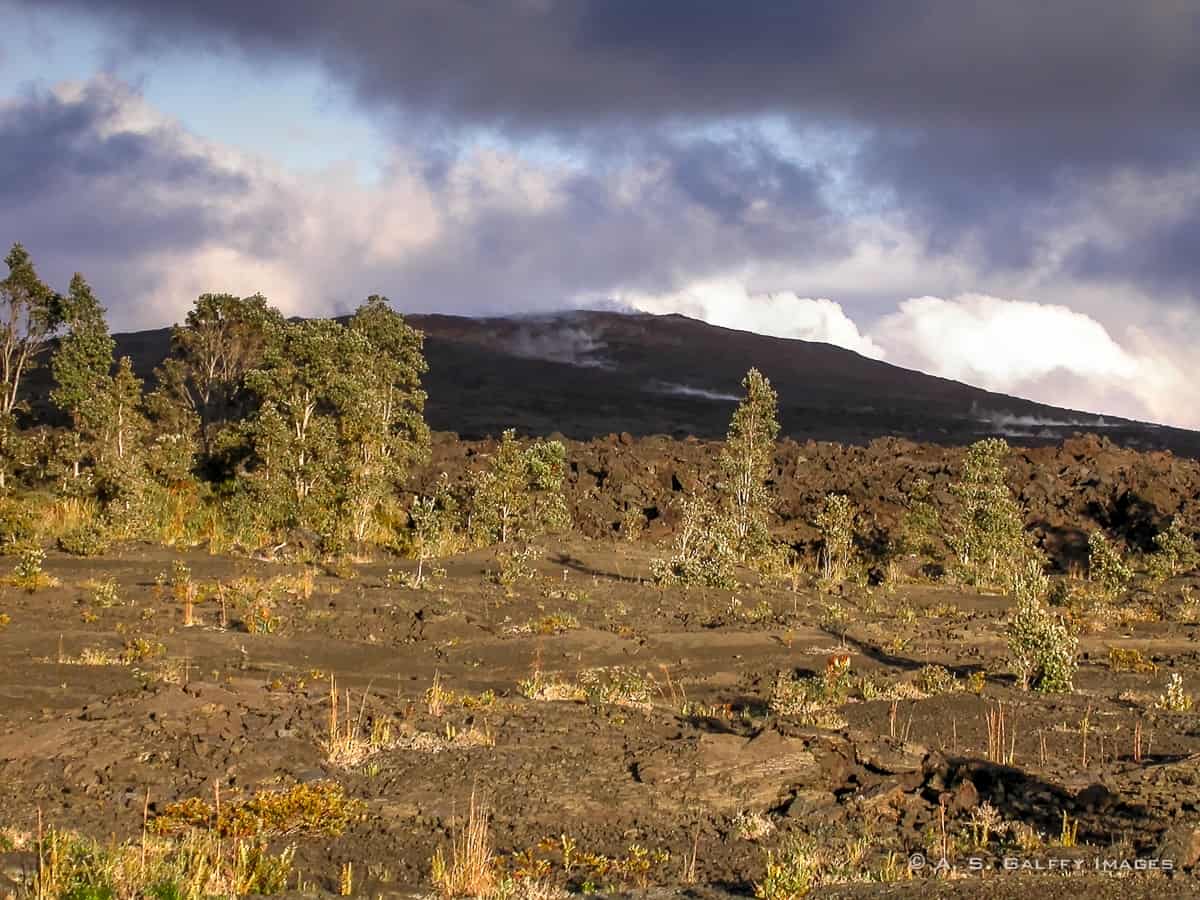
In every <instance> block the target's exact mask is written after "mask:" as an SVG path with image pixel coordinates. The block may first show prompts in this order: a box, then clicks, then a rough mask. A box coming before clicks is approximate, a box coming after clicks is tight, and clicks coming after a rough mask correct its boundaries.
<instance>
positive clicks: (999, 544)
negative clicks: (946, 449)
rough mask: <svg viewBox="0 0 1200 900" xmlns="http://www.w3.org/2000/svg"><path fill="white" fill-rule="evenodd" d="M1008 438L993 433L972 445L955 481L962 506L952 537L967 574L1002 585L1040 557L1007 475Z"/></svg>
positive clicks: (975, 580) (969, 578)
mask: <svg viewBox="0 0 1200 900" xmlns="http://www.w3.org/2000/svg"><path fill="white" fill-rule="evenodd" d="M1008 452H1009V449H1008V443H1007V442H1006V441H1004V440H1003V439H1001V438H988V439H986V440H983V441H978V442H977V443H974V444H972V445H971V446H970V447H969V448H967V451H966V454H965V455H964V457H963V466H962V473H961V476H960V478H959V480H958V481H956V482H955V483H954V484H952V485H951V487H950V490H951V492H952V493H953V494H954V495H955V496H956V497H957V498H958V500H959V502H960V504H961V507H960V509H959V510H958V511H957V515H955V516H954V517H953V519H952V520H951V522H950V528H949V533H948V535H947V539H948V541H949V543H950V546H951V548H952V549H953V550H954V552H955V554H956V555H957V557H958V563H959V567H960V569H961V572H962V575H963V576H964V577H965V578H966V580H967V581H968V582H970V583H972V584H984V585H992V586H999V585H1003V583H1004V581H1005V579H1006V578H1007V576H1008V574H1009V573H1011V572H1013V571H1015V570H1016V569H1018V568H1020V567H1022V566H1024V564H1025V562H1026V560H1028V559H1030V558H1036V557H1037V552H1036V550H1035V549H1034V547H1033V545H1032V541H1031V539H1030V537H1029V535H1028V534H1027V533H1026V531H1025V522H1024V513H1023V511H1022V509H1021V507H1020V505H1019V504H1018V503H1017V501H1016V498H1014V497H1013V495H1012V491H1011V490H1009V487H1008V484H1007V483H1006V481H1005V469H1004V460H1005V457H1007V456H1008Z"/></svg>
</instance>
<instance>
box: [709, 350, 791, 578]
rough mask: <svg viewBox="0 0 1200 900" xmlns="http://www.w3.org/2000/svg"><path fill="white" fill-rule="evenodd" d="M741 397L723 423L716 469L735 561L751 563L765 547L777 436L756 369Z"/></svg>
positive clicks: (772, 407)
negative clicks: (724, 431)
mask: <svg viewBox="0 0 1200 900" xmlns="http://www.w3.org/2000/svg"><path fill="white" fill-rule="evenodd" d="M742 387H743V388H744V389H745V391H746V396H745V397H744V398H743V399H742V401H741V402H740V403H739V404H738V407H737V409H736V410H735V411H734V413H733V417H732V418H731V419H730V422H729V431H728V434H727V435H726V437H725V446H724V447H723V448H722V450H721V456H720V460H719V466H720V470H721V477H722V487H723V493H724V496H725V503H726V506H727V511H728V513H729V515H730V520H731V522H730V525H731V527H732V529H733V537H734V541H735V545H736V547H737V551H738V554H739V556H740V557H741V558H742V559H743V560H746V559H752V558H756V557H759V556H761V555H762V554H763V553H764V552H765V551H766V550H767V548H768V547H769V546H770V535H769V533H768V530H767V517H768V516H769V515H770V511H771V497H770V494H769V493H768V491H767V486H766V481H767V479H768V478H769V477H770V474H771V465H772V462H773V460H774V456H775V439H776V437H778V435H779V420H778V418H777V406H778V398H777V396H776V394H775V391H774V389H773V388H772V387H771V382H770V381H768V380H767V379H766V378H765V377H764V376H763V374H762V373H761V372H759V371H758V369H751V370H750V371H749V372H747V373H746V377H745V379H743V381H742Z"/></svg>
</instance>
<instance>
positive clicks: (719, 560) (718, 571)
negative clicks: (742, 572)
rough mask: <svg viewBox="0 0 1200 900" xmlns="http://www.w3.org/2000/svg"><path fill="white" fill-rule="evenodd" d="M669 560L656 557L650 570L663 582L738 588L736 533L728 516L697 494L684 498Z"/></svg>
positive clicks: (662, 583)
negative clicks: (681, 514)
mask: <svg viewBox="0 0 1200 900" xmlns="http://www.w3.org/2000/svg"><path fill="white" fill-rule="evenodd" d="M682 506H683V517H682V519H681V520H680V523H679V526H678V528H676V530H675V541H674V547H673V550H674V552H673V553H672V555H671V557H670V559H665V560H663V559H655V560H653V561H652V562H651V563H650V572H651V575H652V577H653V578H654V580H655V582H656V583H658V584H660V585H669V584H679V585H683V586H685V587H687V586H690V585H693V584H697V585H705V586H707V587H716V588H724V589H727V590H732V589H733V588H735V587H737V576H736V571H735V568H736V565H737V535H736V533H735V531H734V528H733V526H732V523H731V521H730V518H729V516H727V515H725V514H724V513H722V512H721V511H720V510H718V509H717V508H716V507H714V506H713V505H712V504H711V503H709V502H708V501H707V500H706V499H704V498H703V497H701V496H700V495H698V494H691V495H689V496H687V497H685V498H684V499H683V501H682Z"/></svg>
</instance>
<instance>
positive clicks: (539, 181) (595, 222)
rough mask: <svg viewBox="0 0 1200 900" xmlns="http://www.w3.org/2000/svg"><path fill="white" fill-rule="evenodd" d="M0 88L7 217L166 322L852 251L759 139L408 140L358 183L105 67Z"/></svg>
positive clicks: (130, 306) (425, 298)
mask: <svg viewBox="0 0 1200 900" xmlns="http://www.w3.org/2000/svg"><path fill="white" fill-rule="evenodd" d="M3 103H4V105H3V107H2V108H0V151H3V153H2V154H0V157H2V158H0V174H2V175H3V178H0V184H2V185H3V187H0V199H3V200H4V201H5V202H4V203H2V204H0V228H2V229H3V231H4V233H6V234H10V235H12V236H13V238H14V239H20V240H22V241H23V242H24V243H26V244H27V245H28V246H29V248H30V250H31V252H32V253H33V254H34V257H35V260H37V261H38V263H39V266H40V267H41V268H42V270H43V272H44V273H45V274H46V276H47V277H48V278H50V280H52V281H53V282H55V283H56V284H63V283H65V281H66V280H67V279H69V277H70V273H71V272H72V271H75V270H80V271H83V272H84V273H85V274H86V275H87V276H88V277H89V278H90V279H92V280H93V282H94V283H95V285H96V287H97V288H98V290H99V291H100V293H101V295H102V296H103V297H104V298H105V299H106V301H107V303H108V304H109V306H110V308H111V310H112V313H113V318H114V322H115V324H116V325H117V326H118V327H123V328H129V327H137V326H150V325H160V324H163V323H164V322H169V321H171V320H172V319H175V318H178V317H179V316H180V315H181V314H182V312H183V310H184V309H185V308H186V307H187V306H188V305H189V304H190V303H191V301H192V300H193V299H194V297H195V296H196V294H198V293H200V292H202V291H231V292H236V293H250V292H253V291H262V292H263V293H265V294H266V295H267V296H268V297H270V298H271V299H272V300H273V301H274V302H276V303H277V304H278V305H279V306H280V307H281V308H283V309H284V310H285V311H287V312H289V313H296V314H309V313H312V314H319V313H324V312H329V311H331V310H345V309H348V308H351V307H352V306H353V305H355V304H357V303H358V302H360V301H361V299H362V298H363V297H365V296H367V295H368V294H370V293H374V292H378V293H385V294H388V295H389V296H391V297H392V298H393V299H394V300H395V301H396V302H397V303H398V304H399V305H400V306H401V307H402V308H405V309H409V310H424V311H442V312H455V311H458V312H466V313H498V312H499V313H504V312H514V311H536V310H552V309H562V308H564V307H569V306H572V305H576V306H578V305H593V304H594V303H595V302H598V301H602V300H604V299H605V298H610V297H612V296H613V295H614V294H615V293H619V292H620V291H621V290H626V289H637V290H657V289H662V288H665V287H671V286H673V285H675V284H676V283H678V281H679V280H680V278H681V277H683V273H687V274H688V275H689V276H693V277H694V276H695V275H703V274H706V273H714V272H719V271H723V270H725V269H727V268H729V267H730V266H732V265H734V264H737V263H739V262H741V261H743V260H746V259H755V260H763V261H768V260H777V261H784V260H809V261H815V260H817V259H822V258H824V259H828V258H838V257H840V256H841V255H842V254H844V253H845V252H847V245H846V243H845V235H844V224H843V222H842V220H841V219H840V218H839V217H838V216H837V215H836V214H835V213H834V212H832V211H831V210H830V208H829V207H828V206H827V204H826V202H825V200H824V197H823V184H824V182H823V174H822V173H821V172H820V171H819V170H817V169H813V168H806V167H804V166H802V165H799V164H797V163H795V162H790V161H787V160H783V159H780V158H777V157H775V156H773V155H772V153H771V149H770V147H769V146H768V145H766V144H765V143H762V142H759V141H756V140H755V139H754V138H753V136H747V135H739V136H738V137H737V138H736V139H735V138H730V139H729V140H728V141H724V142H722V141H718V140H714V139H712V138H696V139H693V140H684V139H682V138H680V139H671V140H667V139H661V140H659V139H656V140H654V141H652V142H648V143H647V144H646V145H645V147H644V151H645V152H644V153H642V154H640V155H639V156H638V157H636V158H630V159H622V160H616V161H613V162H611V163H610V164H607V165H604V166H599V167H596V166H590V165H580V164H572V163H549V162H546V161H544V160H538V161H535V160H531V159H529V158H526V157H524V156H522V155H520V154H518V153H515V152H509V151H506V150H502V149H494V148H493V149H487V148H470V149H464V150H462V151H461V152H458V153H456V154H453V155H450V156H448V157H447V156H443V157H437V158H435V157H431V156H425V155H422V154H420V153H418V152H415V151H413V150H411V149H408V148H399V147H398V148H396V149H395V152H394V155H393V157H392V159H391V161H390V163H389V165H388V166H387V167H386V170H385V171H384V173H383V175H382V177H381V179H380V180H379V182H378V183H376V184H371V185H363V184H361V183H359V182H358V181H357V180H356V178H355V177H354V173H353V172H352V171H350V170H344V169H330V170H328V171H326V172H323V173H321V174H320V175H319V176H318V177H312V176H309V175H305V176H298V175H295V174H293V173H291V172H289V171H287V170H285V169H283V168H282V167H280V166H278V165H275V164H273V163H271V162H270V161H269V160H262V159H257V158H254V157H250V156H247V155H245V154H242V153H238V152H234V151H232V150H230V149H229V148H227V147H223V146H220V145H217V144H214V143H212V142H207V141H204V140H203V139H201V138H199V137H198V136H196V135H193V134H190V133H188V132H187V131H186V130H184V129H183V128H181V127H180V126H179V124H178V123H177V122H175V121H174V120H172V119H170V118H169V117H167V116H164V115H162V114H161V113H159V112H158V111H156V110H154V109H153V108H151V107H150V106H149V105H148V104H147V103H146V102H145V101H144V99H143V98H142V97H141V96H140V95H139V94H138V93H137V92H136V91H135V90H133V89H132V88H131V87H130V86H129V85H127V84H125V83H124V82H121V81H119V80H117V79H114V78H111V77H99V78H96V79H93V80H91V81H89V82H86V83H82V84H67V85H60V86H59V87H57V88H55V89H54V90H42V91H34V92H32V93H29V94H26V95H23V96H20V97H16V98H10V99H8V100H5V101H3ZM797 248H803V251H802V252H801V251H798V249H797Z"/></svg>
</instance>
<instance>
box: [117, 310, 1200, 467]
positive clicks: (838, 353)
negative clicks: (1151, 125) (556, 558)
mask: <svg viewBox="0 0 1200 900" xmlns="http://www.w3.org/2000/svg"><path fill="white" fill-rule="evenodd" d="M408 321H409V322H410V323H411V324H412V325H414V326H415V327H417V328H420V329H421V330H422V331H424V332H425V335H426V341H425V348H426V356H427V358H428V360H429V367H430V371H429V374H428V375H427V376H426V379H425V384H426V387H427V390H428V392H429V403H428V407H427V415H428V418H429V422H430V425H431V426H432V427H433V428H435V429H438V430H444V431H456V432H458V433H460V434H462V435H463V436H469V437H476V436H483V435H487V434H497V433H499V432H500V431H501V430H502V429H504V428H507V427H515V428H517V429H518V430H519V431H521V432H523V433H527V434H551V433H554V432H559V433H562V434H564V435H566V436H568V437H573V438H581V439H583V438H588V437H592V436H595V435H602V434H608V433H612V432H622V431H628V432H630V433H632V434H668V435H674V436H678V437H682V436H686V435H696V436H698V437H719V436H721V435H723V434H724V431H725V427H726V425H727V423H728V421H729V414H730V411H731V409H732V407H733V403H734V398H735V397H736V395H737V394H738V393H739V391H740V382H741V379H742V376H743V375H744V374H745V372H746V370H747V369H748V368H750V367H751V366H757V367H758V368H759V369H761V370H762V371H763V372H764V373H765V374H766V375H767V376H768V377H769V378H770V379H771V381H772V383H773V384H774V386H775V388H776V389H777V390H778V392H779V398H780V423H781V425H782V428H783V433H784V434H785V435H788V436H791V437H794V438H796V439H798V440H806V439H810V438H811V439H815V440H829V441H840V442H846V443H863V442H866V441H869V440H871V439H873V438H876V437H880V436H883V435H901V436H905V437H909V438H912V439H914V440H921V441H934V442H938V443H964V442H968V441H972V440H976V439H978V438H979V437H982V436H985V435H989V434H1003V435H1004V436H1006V437H1008V438H1009V439H1010V440H1012V441H1014V442H1017V443H1045V442H1050V441H1057V440H1059V439H1061V438H1062V437H1065V436H1067V435H1070V434H1072V433H1075V432H1081V431H1096V432H1098V433H1101V434H1104V435H1106V436H1107V437H1109V438H1111V439H1112V440H1113V441H1115V442H1117V443H1119V444H1122V445H1125V446H1130V447H1137V448H1142V449H1170V450H1173V451H1174V452H1176V453H1178V454H1181V455H1186V456H1193V457H1197V456H1200V433H1197V432H1192V431H1186V430H1183V429H1176V428H1167V427H1163V426H1155V425H1147V424H1143V423H1137V422H1129V421H1127V420H1122V419H1116V418H1113V417H1104V418H1100V417H1097V416H1095V415H1092V414H1088V413H1084V412H1078V411H1074V410H1065V409H1060V408H1057V407H1053V406H1049V405H1046V404H1040V403H1033V402H1030V401H1027V400H1021V399H1018V398H1015V397H1009V396H1006V395H1003V394H996V393H992V392H989V391H984V390H980V389H978V388H973V387H970V386H968V385H964V384H961V383H959V382H955V381H950V380H948V379H944V378H937V377H934V376H931V375H925V374H923V373H920V372H915V371H912V370H908V369H902V368H899V367H897V366H893V365H890V364H888V363H884V362H879V361H877V360H872V359H868V358H866V357H863V356H860V355H859V354H857V353H854V352H852V351H849V350H843V349H842V348H840V347H834V346H832V345H829V344H820V343H813V342H809V341H800V340H789V339H783V338H773V337H765V336H763V335H758V334H753V333H750V332H744V331H736V330H731V329H726V328H718V327H715V326H712V325H708V324H705V323H703V322H699V321H697V320H694V319H689V318H686V317H684V316H679V315H668V316H652V315H627V314H620V313H609V312H576V313H567V314H561V315H556V316H548V317H542V318H530V317H524V318H522V317H513V318H500V319H471V318H464V317H459V316H442V315H427V316H421V315H417V316H409V317H408ZM117 344H118V353H123V354H129V355H130V356H132V357H133V359H134V363H135V367H136V368H137V370H138V371H139V372H140V373H142V374H143V375H146V376H148V375H149V374H150V373H151V371H152V370H153V368H154V366H155V365H157V364H158V362H160V361H161V359H162V358H163V356H164V355H165V354H166V351H167V345H168V332H167V330H166V329H158V330H155V331H143V332H134V333H130V334H121V335H117Z"/></svg>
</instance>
